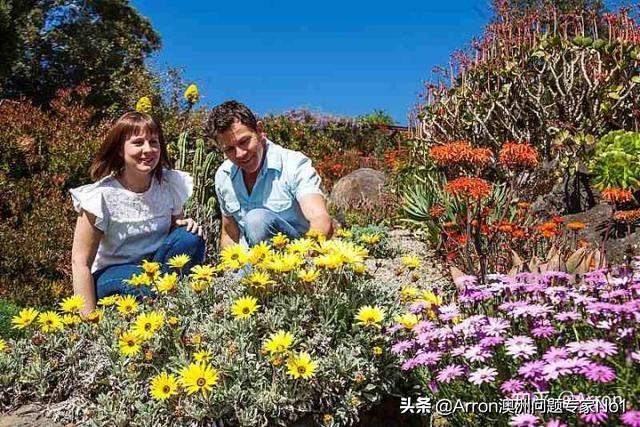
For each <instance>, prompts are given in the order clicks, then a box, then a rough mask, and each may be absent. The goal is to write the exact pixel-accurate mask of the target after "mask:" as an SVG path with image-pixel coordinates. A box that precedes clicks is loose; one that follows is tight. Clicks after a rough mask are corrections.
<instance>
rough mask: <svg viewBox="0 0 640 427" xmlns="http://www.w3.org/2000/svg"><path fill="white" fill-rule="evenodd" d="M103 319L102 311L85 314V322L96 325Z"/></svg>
mask: <svg viewBox="0 0 640 427" xmlns="http://www.w3.org/2000/svg"><path fill="white" fill-rule="evenodd" d="M103 317H104V311H103V310H93V311H92V312H91V313H89V314H87V321H89V322H93V323H98V322H99V321H101V320H102V318H103Z"/></svg>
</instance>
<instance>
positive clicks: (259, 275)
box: [242, 271, 276, 289]
mask: <svg viewBox="0 0 640 427" xmlns="http://www.w3.org/2000/svg"><path fill="white" fill-rule="evenodd" d="M242 283H244V284H245V285H247V286H251V287H254V288H258V289H267V288H268V287H269V286H270V285H273V284H275V283H276V282H274V281H273V280H271V277H269V275H268V274H267V273H264V272H262V271H254V272H253V273H251V275H250V276H247V277H245V278H244V279H242Z"/></svg>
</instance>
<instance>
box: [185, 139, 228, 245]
mask: <svg viewBox="0 0 640 427" xmlns="http://www.w3.org/2000/svg"><path fill="white" fill-rule="evenodd" d="M176 145H177V149H178V152H177V159H176V169H179V170H184V171H189V169H190V172H191V176H192V178H193V195H192V197H191V199H190V200H189V203H188V204H187V206H186V209H185V210H186V214H187V215H189V216H191V217H192V218H194V219H195V220H196V221H198V223H199V224H200V225H201V226H202V227H203V228H204V230H205V232H206V234H207V236H208V239H207V254H208V255H210V254H212V252H211V250H215V247H216V244H217V241H218V237H219V230H220V216H219V214H218V208H217V205H218V204H217V199H216V195H215V190H214V173H215V168H216V167H217V166H218V165H219V164H220V162H221V160H222V159H221V157H220V154H219V153H216V152H210V153H207V147H206V144H205V142H204V141H203V140H202V139H198V140H196V141H195V147H194V148H190V144H189V138H188V134H187V132H183V133H181V134H180V137H179V138H178V142H177V143H176Z"/></svg>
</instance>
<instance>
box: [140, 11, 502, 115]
mask: <svg viewBox="0 0 640 427" xmlns="http://www.w3.org/2000/svg"><path fill="white" fill-rule="evenodd" d="M131 3H132V4H133V5H134V7H136V8H137V9H138V10H139V11H140V13H142V14H143V15H144V16H146V17H147V18H149V19H150V21H151V23H152V25H153V26H154V28H155V29H156V30H157V31H158V32H159V33H160V35H161V37H162V43H163V47H162V50H161V51H160V52H159V53H158V54H157V55H156V56H155V57H154V58H153V60H152V63H153V64H154V67H155V68H156V69H159V70H162V69H165V68H166V67H167V66H176V67H182V68H184V71H185V73H184V75H185V77H186V79H187V80H189V81H192V82H195V83H196V84H197V85H198V86H199V87H200V91H201V94H202V100H203V102H204V103H205V104H207V105H211V106H213V105H216V104H218V103H220V102H222V101H225V100H228V99H237V100H239V101H241V102H244V103H245V104H247V105H248V106H249V107H250V108H252V109H253V110H254V111H255V112H257V113H258V114H266V113H280V112H284V111H287V110H291V109H294V108H309V109H311V110H314V111H320V112H324V113H330V114H335V115H346V116H356V115H362V114H367V113H370V112H372V111H373V110H375V109H383V110H385V111H386V112H387V113H389V114H391V115H392V116H393V117H394V119H395V120H396V121H397V122H398V123H400V124H406V122H407V114H408V112H409V110H410V109H411V108H412V106H413V105H415V103H416V102H417V101H418V93H420V92H421V91H422V87H423V82H424V81H425V80H427V79H428V78H430V76H431V72H432V69H433V67H434V66H435V65H444V64H446V62H447V59H448V57H449V55H450V54H451V52H452V51H453V50H455V49H458V48H460V47H462V46H464V45H465V44H466V43H467V42H468V41H469V40H470V38H471V37H472V36H474V35H480V34H481V32H482V30H483V28H484V26H485V25H486V23H487V22H488V20H489V17H490V16H491V11H490V7H489V2H488V1H486V0H480V1H477V0H454V1H424V0H423V1H396V2H385V3H377V2H371V1H367V2H364V1H335V0H325V1H324V2H322V3H320V2H316V3H311V2H300V1H295V2H294V1H290V0H280V1H274V0H263V1H260V2H257V1H245V2H221V1H211V0H196V1H181V2H177V1H175V0H132V2H131Z"/></svg>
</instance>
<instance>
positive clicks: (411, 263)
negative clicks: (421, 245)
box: [400, 255, 420, 270]
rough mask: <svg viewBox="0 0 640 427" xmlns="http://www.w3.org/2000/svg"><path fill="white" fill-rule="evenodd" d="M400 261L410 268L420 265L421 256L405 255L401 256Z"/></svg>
mask: <svg viewBox="0 0 640 427" xmlns="http://www.w3.org/2000/svg"><path fill="white" fill-rule="evenodd" d="M400 262H402V265H404V266H405V267H407V268H408V269H409V270H413V269H415V268H418V267H420V258H418V257H417V256H415V255H405V256H403V257H402V258H400Z"/></svg>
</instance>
